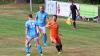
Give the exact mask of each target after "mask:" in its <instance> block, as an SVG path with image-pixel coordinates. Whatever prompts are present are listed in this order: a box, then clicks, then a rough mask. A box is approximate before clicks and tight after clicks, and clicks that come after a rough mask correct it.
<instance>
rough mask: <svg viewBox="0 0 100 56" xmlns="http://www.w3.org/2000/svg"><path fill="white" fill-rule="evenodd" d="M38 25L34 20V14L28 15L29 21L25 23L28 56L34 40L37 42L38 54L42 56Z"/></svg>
mask: <svg viewBox="0 0 100 56" xmlns="http://www.w3.org/2000/svg"><path fill="white" fill-rule="evenodd" d="M37 29H38V26H37V23H36V21H35V20H33V19H32V14H29V15H28V20H27V21H26V23H25V34H26V42H25V47H26V48H25V51H26V56H30V48H31V46H30V42H31V40H32V39H34V40H35V41H36V45H37V47H38V52H39V54H40V56H42V55H43V54H42V46H41V45H40V44H39V40H38V35H37Z"/></svg>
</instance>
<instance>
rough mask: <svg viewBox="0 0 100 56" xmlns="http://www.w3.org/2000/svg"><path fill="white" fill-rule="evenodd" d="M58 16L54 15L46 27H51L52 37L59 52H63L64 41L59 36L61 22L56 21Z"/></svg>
mask: <svg viewBox="0 0 100 56" xmlns="http://www.w3.org/2000/svg"><path fill="white" fill-rule="evenodd" d="M56 21H57V16H56V15H53V17H52V20H51V21H50V22H48V24H47V25H46V27H48V28H49V29H50V39H51V41H52V43H54V44H55V47H56V49H57V51H58V54H60V53H61V52H62V43H61V40H60V37H59V24H58V23H57V22H56Z"/></svg>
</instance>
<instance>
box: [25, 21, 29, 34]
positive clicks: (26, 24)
mask: <svg viewBox="0 0 100 56" xmlns="http://www.w3.org/2000/svg"><path fill="white" fill-rule="evenodd" d="M27 32H28V23H27V22H26V23H25V34H26V35H27Z"/></svg>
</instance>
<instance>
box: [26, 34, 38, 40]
mask: <svg viewBox="0 0 100 56" xmlns="http://www.w3.org/2000/svg"><path fill="white" fill-rule="evenodd" d="M26 38H27V39H28V41H31V40H32V39H35V40H36V39H38V37H30V36H28V35H27V36H26Z"/></svg>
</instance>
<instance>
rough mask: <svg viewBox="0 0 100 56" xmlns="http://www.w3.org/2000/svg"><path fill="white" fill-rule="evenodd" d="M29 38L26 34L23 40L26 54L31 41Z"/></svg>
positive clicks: (28, 53)
mask: <svg viewBox="0 0 100 56" xmlns="http://www.w3.org/2000/svg"><path fill="white" fill-rule="evenodd" d="M31 40H32V39H31V38H30V37H28V36H27V38H26V41H25V52H26V56H30V48H31V46H30V42H31Z"/></svg>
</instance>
